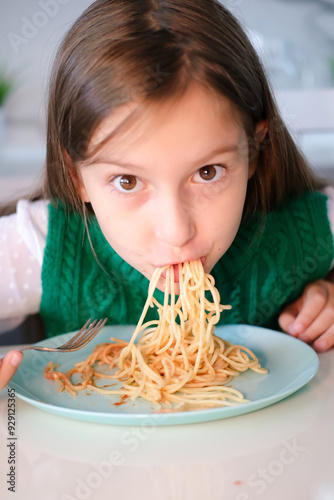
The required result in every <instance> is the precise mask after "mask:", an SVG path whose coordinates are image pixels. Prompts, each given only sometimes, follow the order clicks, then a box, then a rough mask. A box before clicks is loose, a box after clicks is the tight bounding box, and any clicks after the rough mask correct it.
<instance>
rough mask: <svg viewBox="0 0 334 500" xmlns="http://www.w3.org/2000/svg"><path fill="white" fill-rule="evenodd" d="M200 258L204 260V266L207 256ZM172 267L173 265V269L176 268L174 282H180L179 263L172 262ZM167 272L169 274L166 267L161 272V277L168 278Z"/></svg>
mask: <svg viewBox="0 0 334 500" xmlns="http://www.w3.org/2000/svg"><path fill="white" fill-rule="evenodd" d="M192 260H196V259H192ZM200 260H201V262H202V265H203V266H204V263H205V257H201V258H200ZM180 264H182V263H180ZM161 267H162V266H161ZM170 267H173V270H174V283H179V282H180V276H179V264H170ZM166 274H167V269H165V270H164V271H163V273H162V274H161V277H162V278H164V279H166Z"/></svg>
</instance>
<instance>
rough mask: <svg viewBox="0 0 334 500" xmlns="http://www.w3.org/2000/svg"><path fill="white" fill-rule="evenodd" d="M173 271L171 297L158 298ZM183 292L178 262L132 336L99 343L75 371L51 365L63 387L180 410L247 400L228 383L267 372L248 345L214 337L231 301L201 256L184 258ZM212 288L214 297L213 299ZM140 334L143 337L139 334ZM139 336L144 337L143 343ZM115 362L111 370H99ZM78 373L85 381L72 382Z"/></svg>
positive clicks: (151, 291)
mask: <svg viewBox="0 0 334 500" xmlns="http://www.w3.org/2000/svg"><path fill="white" fill-rule="evenodd" d="M164 272H165V275H166V285H165V295H164V303H163V304H160V303H159V302H158V301H157V300H156V299H155V298H154V296H153V294H154V291H155V288H156V286H157V284H158V281H159V279H160V278H161V276H162V274H163V273H164ZM178 274H179V294H178V296H177V295H176V293H175V283H174V267H173V266H166V267H163V268H157V269H156V270H155V272H154V274H153V276H152V279H151V282H150V285H149V290H148V298H147V300H146V303H145V306H144V309H143V311H142V314H141V317H140V319H139V322H138V324H137V327H136V328H135V331H134V333H133V335H132V338H131V340H130V341H129V342H125V341H122V340H119V339H115V338H111V341H112V342H111V343H104V344H100V345H97V346H96V347H95V348H94V350H93V352H92V354H91V355H90V356H89V357H88V358H87V359H85V360H84V361H82V362H80V363H77V364H76V365H75V367H74V368H73V369H72V370H70V371H68V372H67V373H62V372H60V371H57V368H58V366H57V365H55V364H53V363H52V362H50V363H49V364H48V365H47V366H46V368H45V371H44V375H45V377H46V378H50V379H53V380H55V381H56V382H58V383H59V385H60V389H59V390H60V391H62V390H64V389H65V390H66V391H68V392H69V393H70V394H72V395H75V394H76V393H77V392H78V391H80V390H83V389H86V388H88V389H91V390H92V391H97V392H99V393H101V394H105V395H106V394H107V395H121V396H123V398H126V397H129V398H130V399H131V400H134V399H136V398H138V397H141V398H144V399H145V400H147V401H149V402H152V403H154V404H155V405H156V406H157V407H158V408H161V406H162V405H164V406H165V407H170V408H171V407H172V408H181V407H183V408H184V407H187V408H190V409H191V408H195V407H216V406H231V405H233V404H237V403H243V402H246V401H247V400H246V399H244V397H243V395H242V394H241V393H240V392H239V391H238V390H236V389H234V388H232V387H230V386H228V385H227V384H229V382H230V381H231V380H232V379H233V377H235V376H237V375H239V373H240V372H244V371H246V370H248V369H251V370H253V371H254V372H257V373H261V374H265V373H267V370H266V369H265V368H262V367H261V366H260V364H259V362H258V359H257V357H256V356H255V354H254V353H253V352H252V351H250V350H249V349H248V348H247V347H244V346H241V345H233V344H231V343H229V342H227V341H225V340H222V339H221V338H219V337H217V336H216V335H214V333H213V332H214V329H215V325H216V324H217V323H218V321H219V318H220V314H221V312H222V311H223V310H224V309H230V306H224V305H221V304H220V296H219V292H218V290H217V289H216V288H215V286H214V285H215V282H214V278H213V277H212V276H211V275H210V274H206V273H205V272H204V269H203V266H202V263H201V261H200V260H196V261H192V262H186V263H184V264H178ZM207 292H210V294H211V297H212V301H210V300H209V299H208V298H207V294H208V293H207ZM154 306H156V307H157V309H158V315H159V317H158V320H153V321H149V322H146V323H144V320H145V316H146V313H147V311H148V308H149V307H154ZM137 339H138V340H137ZM136 341H137V342H136ZM102 365H107V366H108V368H109V369H110V373H108V374H104V373H101V372H99V370H98V367H99V366H102ZM75 373H79V374H80V382H78V383H74V382H72V381H71V378H72V376H73V375H74V374H75ZM101 378H106V379H116V380H118V381H121V382H122V387H121V388H120V389H105V388H101V387H98V385H97V383H96V381H97V380H99V379H101Z"/></svg>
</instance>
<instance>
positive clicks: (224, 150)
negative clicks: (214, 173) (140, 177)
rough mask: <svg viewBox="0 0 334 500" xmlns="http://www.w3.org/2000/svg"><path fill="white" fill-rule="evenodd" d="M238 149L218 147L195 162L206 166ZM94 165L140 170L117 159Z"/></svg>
mask: <svg viewBox="0 0 334 500" xmlns="http://www.w3.org/2000/svg"><path fill="white" fill-rule="evenodd" d="M239 149H240V144H231V145H229V146H224V147H219V148H216V149H214V150H213V151H210V152H209V153H206V154H205V155H204V156H203V157H202V158H200V159H198V160H196V161H197V162H198V163H201V164H202V165H206V164H207V161H208V160H209V159H210V158H214V157H216V156H218V155H221V154H225V153H233V152H236V151H238V150H239ZM94 163H103V164H106V165H114V166H117V167H122V168H125V169H126V168H141V166H140V165H133V164H131V163H123V162H122V161H121V160H118V159H110V158H108V159H106V158H103V157H99V156H98V157H96V158H95V159H93V160H92V161H91V162H90V163H89V164H90V165H93V164H94Z"/></svg>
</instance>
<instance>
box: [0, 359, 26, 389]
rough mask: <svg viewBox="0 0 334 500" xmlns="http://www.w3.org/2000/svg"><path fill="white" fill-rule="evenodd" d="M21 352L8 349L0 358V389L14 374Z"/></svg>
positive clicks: (19, 361)
mask: <svg viewBox="0 0 334 500" xmlns="http://www.w3.org/2000/svg"><path fill="white" fill-rule="evenodd" d="M22 359H23V354H22V353H21V352H18V351H10V352H9V353H8V354H7V355H6V356H5V357H4V359H3V360H2V363H1V365H0V390H1V389H3V388H4V387H5V386H6V385H7V384H8V382H9V381H10V379H11V378H12V377H13V375H14V374H15V372H16V370H17V368H18V367H19V364H20V363H21V361H22Z"/></svg>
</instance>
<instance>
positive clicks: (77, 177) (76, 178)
mask: <svg viewBox="0 0 334 500" xmlns="http://www.w3.org/2000/svg"><path fill="white" fill-rule="evenodd" d="M66 163H67V168H68V171H69V174H70V176H71V179H72V182H73V185H74V187H75V190H76V192H77V193H78V196H79V198H80V199H81V201H83V202H84V203H89V201H90V200H89V197H88V194H87V191H86V188H85V185H84V183H83V180H82V176H81V172H80V169H79V168H78V167H75V166H74V164H73V161H72V159H71V158H70V157H69V155H68V154H67V153H66Z"/></svg>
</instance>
